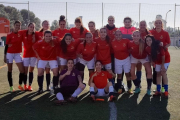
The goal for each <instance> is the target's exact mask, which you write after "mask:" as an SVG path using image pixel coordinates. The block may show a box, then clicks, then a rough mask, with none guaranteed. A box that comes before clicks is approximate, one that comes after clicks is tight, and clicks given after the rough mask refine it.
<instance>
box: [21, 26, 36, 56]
mask: <svg viewBox="0 0 180 120" xmlns="http://www.w3.org/2000/svg"><path fill="white" fill-rule="evenodd" d="M33 37H34V38H33ZM22 42H23V44H24V46H23V48H24V51H23V58H28V57H36V55H35V53H34V50H33V49H32V46H33V45H34V44H35V43H36V39H35V34H31V35H29V34H28V31H27V30H25V31H24V33H23V34H22Z"/></svg>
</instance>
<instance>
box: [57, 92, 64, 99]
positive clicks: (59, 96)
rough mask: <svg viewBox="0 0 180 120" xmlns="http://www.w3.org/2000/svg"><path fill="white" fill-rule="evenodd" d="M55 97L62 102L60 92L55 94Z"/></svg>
mask: <svg viewBox="0 0 180 120" xmlns="http://www.w3.org/2000/svg"><path fill="white" fill-rule="evenodd" d="M56 97H57V99H58V100H64V97H63V95H62V94H61V93H60V92H59V93H57V94H56Z"/></svg>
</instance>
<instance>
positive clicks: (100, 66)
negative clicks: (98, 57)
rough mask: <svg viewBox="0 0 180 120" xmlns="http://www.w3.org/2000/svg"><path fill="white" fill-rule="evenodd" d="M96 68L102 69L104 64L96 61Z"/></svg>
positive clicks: (97, 69)
mask: <svg viewBox="0 0 180 120" xmlns="http://www.w3.org/2000/svg"><path fill="white" fill-rule="evenodd" d="M95 68H96V71H101V69H102V64H101V63H100V62H96V65H95Z"/></svg>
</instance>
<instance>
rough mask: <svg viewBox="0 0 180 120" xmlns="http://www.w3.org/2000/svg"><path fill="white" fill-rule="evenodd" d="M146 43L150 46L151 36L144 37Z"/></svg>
mask: <svg viewBox="0 0 180 120" xmlns="http://www.w3.org/2000/svg"><path fill="white" fill-rule="evenodd" d="M146 44H147V45H148V46H151V44H152V39H151V37H147V38H146Z"/></svg>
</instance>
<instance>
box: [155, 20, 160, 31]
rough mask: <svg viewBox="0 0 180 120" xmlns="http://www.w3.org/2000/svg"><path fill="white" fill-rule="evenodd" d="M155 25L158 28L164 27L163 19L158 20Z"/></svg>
mask: <svg viewBox="0 0 180 120" xmlns="http://www.w3.org/2000/svg"><path fill="white" fill-rule="evenodd" d="M154 25H155V27H156V28H157V29H162V21H161V20H156V21H155V23H154Z"/></svg>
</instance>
